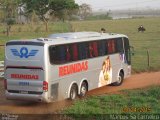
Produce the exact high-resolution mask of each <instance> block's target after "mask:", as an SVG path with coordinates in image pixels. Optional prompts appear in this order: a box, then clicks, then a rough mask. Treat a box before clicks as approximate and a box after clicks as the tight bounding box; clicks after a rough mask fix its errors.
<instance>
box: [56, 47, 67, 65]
mask: <svg viewBox="0 0 160 120" xmlns="http://www.w3.org/2000/svg"><path fill="white" fill-rule="evenodd" d="M57 50H58V53H59V54H58V56H59V61H60V62H61V63H64V62H65V60H66V47H65V46H63V45H62V46H58V49H57Z"/></svg>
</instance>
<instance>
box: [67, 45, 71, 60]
mask: <svg viewBox="0 0 160 120" xmlns="http://www.w3.org/2000/svg"><path fill="white" fill-rule="evenodd" d="M66 61H67V62H69V61H71V49H70V46H69V45H67V46H66Z"/></svg>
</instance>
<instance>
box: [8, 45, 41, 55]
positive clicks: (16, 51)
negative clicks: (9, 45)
mask: <svg viewBox="0 0 160 120" xmlns="http://www.w3.org/2000/svg"><path fill="white" fill-rule="evenodd" d="M10 50H11V52H12V54H13V55H14V56H18V57H20V58H29V57H30V56H35V55H36V54H37V52H38V51H39V50H30V51H28V49H27V48H26V47H22V48H21V49H20V51H18V50H17V49H10Z"/></svg>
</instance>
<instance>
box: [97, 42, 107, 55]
mask: <svg viewBox="0 0 160 120" xmlns="http://www.w3.org/2000/svg"><path fill="white" fill-rule="evenodd" d="M106 52H107V51H106V41H105V40H103V41H98V55H99V56H103V55H105V54H106Z"/></svg>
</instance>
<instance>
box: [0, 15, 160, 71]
mask: <svg viewBox="0 0 160 120" xmlns="http://www.w3.org/2000/svg"><path fill="white" fill-rule="evenodd" d="M141 24H143V26H144V27H145V28H146V31H145V32H144V33H138V32H137V27H138V26H139V25H141ZM101 27H104V28H106V30H107V32H112V33H122V34H125V35H127V36H128V37H129V39H130V44H131V45H132V46H134V49H135V51H134V52H135V55H134V56H132V70H133V72H144V71H157V70H160V64H159V62H160V55H159V52H160V47H159V44H160V40H159V38H160V34H159V33H160V18H138V19H120V20H96V21H73V22H70V23H69V22H65V23H63V22H54V23H49V32H45V26H44V24H42V23H39V24H27V25H14V26H13V27H12V29H11V30H12V32H11V35H10V36H9V37H7V36H6V35H5V34H3V31H4V30H5V26H4V25H1V26H0V44H5V43H6V42H7V41H8V40H12V39H30V38H38V37H47V36H48V35H49V34H51V33H57V32H67V31H97V32H99V31H100V29H101ZM3 49H4V48H2V47H0V60H3V59H4V50H3ZM147 50H148V51H149V55H150V66H148V58H147Z"/></svg>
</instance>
